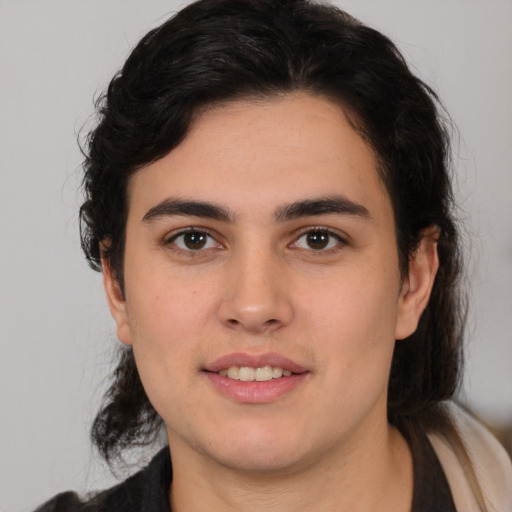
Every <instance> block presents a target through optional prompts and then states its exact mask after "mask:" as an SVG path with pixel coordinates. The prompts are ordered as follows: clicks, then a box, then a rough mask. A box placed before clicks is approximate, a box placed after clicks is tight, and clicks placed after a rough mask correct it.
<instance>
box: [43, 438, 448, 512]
mask: <svg viewBox="0 0 512 512" xmlns="http://www.w3.org/2000/svg"><path fill="white" fill-rule="evenodd" d="M413 459H414V490H413V507H412V512H456V509H455V505H454V503H453V498H452V494H451V492H450V487H449V485H448V482H447V480H446V476H445V474H444V471H443V469H442V467H441V464H440V463H439V460H438V458H437V455H436V454H435V452H434V450H433V448H432V446H431V444H430V442H429V441H428V439H427V437H426V436H425V437H424V439H422V443H421V449H419V450H415V451H414V453H413ZM171 481H172V468H171V459H170V455H169V448H168V447H166V448H164V449H162V450H161V451H160V452H159V453H158V454H157V455H156V456H155V457H154V459H153V460H152V461H151V462H150V464H149V466H147V467H146V468H145V469H143V470H142V471H139V472H138V473H136V474H135V475H133V476H132V477H130V478H128V480H126V481H124V482H123V483H121V484H119V485H117V486H115V487H113V488H111V489H109V490H107V491H103V492H101V493H100V494H98V495H96V496H95V497H94V498H92V499H90V500H88V501H86V502H82V501H80V500H79V498H78V496H77V495H76V494H75V493H72V492H66V493H63V494H59V495H58V496H56V497H55V498H53V499H52V500H50V501H49V502H48V503H46V504H44V505H42V506H41V507H39V508H38V509H37V510H36V511H35V512H171V509H170V507H169V498H168V494H169V488H170V485H171Z"/></svg>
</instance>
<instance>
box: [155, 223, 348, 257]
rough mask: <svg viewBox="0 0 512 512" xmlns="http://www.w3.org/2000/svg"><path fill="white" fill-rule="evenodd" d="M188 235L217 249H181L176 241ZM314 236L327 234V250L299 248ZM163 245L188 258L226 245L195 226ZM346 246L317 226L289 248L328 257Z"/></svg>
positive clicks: (296, 239) (297, 238)
mask: <svg viewBox="0 0 512 512" xmlns="http://www.w3.org/2000/svg"><path fill="white" fill-rule="evenodd" d="M187 234H197V235H200V236H205V237H206V244H208V243H211V241H213V242H215V245H216V247H206V248H204V247H200V248H197V249H192V248H188V249H187V248H184V247H180V246H179V245H177V244H176V241H177V240H178V239H179V238H180V237H184V236H185V235H187ZM312 234H325V235H326V236H327V237H328V241H327V248H323V247H322V248H318V249H315V248H312V247H309V248H306V247H299V246H298V243H299V241H300V240H301V239H302V238H304V237H307V236H308V235H309V236H310V235H312ZM333 241H335V244H334V246H331V247H329V245H330V244H331V243H332V242H333ZM163 244H164V245H165V246H173V247H172V250H173V251H175V252H178V253H181V254H183V255H185V256H188V257H198V256H202V255H201V254H200V253H204V252H205V251H206V250H208V249H215V248H217V249H219V248H220V249H222V248H224V245H223V244H222V243H220V242H218V241H217V240H216V237H215V236H213V235H212V234H211V232H210V231H209V230H207V229H205V228H196V227H193V226H191V227H188V228H185V229H183V230H181V231H179V232H178V233H174V234H173V235H172V236H170V237H168V238H166V239H164V241H163ZM346 245H348V242H347V240H346V239H345V238H344V237H342V236H341V235H339V234H338V233H336V232H334V231H332V230H331V229H329V228H325V227H321V226H317V227H309V228H306V229H303V230H302V231H301V232H300V233H299V234H298V235H297V236H295V238H294V241H293V242H292V243H290V244H288V246H287V247H289V248H291V249H294V250H304V251H308V252H310V253H312V254H315V255H319V256H320V255H326V254H331V253H333V252H337V251H339V250H341V248H343V247H344V246H346Z"/></svg>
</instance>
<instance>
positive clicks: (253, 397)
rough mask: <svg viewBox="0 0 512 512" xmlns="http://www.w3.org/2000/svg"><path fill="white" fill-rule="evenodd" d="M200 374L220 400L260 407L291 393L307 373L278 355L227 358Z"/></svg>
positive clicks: (222, 358) (303, 368) (229, 355)
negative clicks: (227, 399)
mask: <svg viewBox="0 0 512 512" xmlns="http://www.w3.org/2000/svg"><path fill="white" fill-rule="evenodd" d="M203 372H204V374H205V376H206V377H208V380H209V382H210V383H211V384H212V385H213V387H214V388H215V389H216V390H217V392H219V393H220V394H221V395H222V396H226V397H228V398H229V399H231V400H234V401H235V402H241V403H252V404H263V403H269V402H273V401H275V400H277V399H278V398H280V397H281V396H283V395H286V394H288V393H291V392H293V390H295V389H297V388H299V387H300V386H301V385H302V383H303V382H304V381H305V380H306V377H307V376H308V375H309V373H310V371H309V370H308V369H307V368H305V367H303V366H301V365H300V364H298V363H295V362H294V361H292V360H291V359H288V358H286V357H284V356H282V355H280V354H276V353H266V354H260V355H251V354H245V353H234V354H227V355H225V356H222V357H220V358H219V359H217V360H215V361H213V362H211V363H210V364H208V365H207V366H206V367H205V368H203Z"/></svg>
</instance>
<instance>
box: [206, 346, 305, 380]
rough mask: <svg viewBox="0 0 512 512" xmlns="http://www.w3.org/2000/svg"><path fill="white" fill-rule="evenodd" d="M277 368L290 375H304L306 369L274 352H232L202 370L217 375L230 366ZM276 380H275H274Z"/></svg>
mask: <svg viewBox="0 0 512 512" xmlns="http://www.w3.org/2000/svg"><path fill="white" fill-rule="evenodd" d="M266 365H268V366H277V367H279V368H282V369H283V370H289V371H291V372H292V373H299V374H302V373H306V372H307V371H308V369H307V368H305V367H304V366H301V365H300V364H298V363H296V362H294V361H292V360H291V359H288V358H287V357H285V356H282V355H281V354H278V353H276V352H267V353H265V354H247V353H244V352H234V353H231V354H226V355H224V356H221V357H219V358H218V359H215V360H214V361H212V362H211V363H208V364H206V365H205V367H204V370H206V371H207V372H212V373H217V372H219V371H220V370H224V369H227V368H229V367H230V366H248V367H250V368H260V367H261V366H266ZM276 380H277V379H276Z"/></svg>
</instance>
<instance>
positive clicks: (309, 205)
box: [275, 196, 371, 222]
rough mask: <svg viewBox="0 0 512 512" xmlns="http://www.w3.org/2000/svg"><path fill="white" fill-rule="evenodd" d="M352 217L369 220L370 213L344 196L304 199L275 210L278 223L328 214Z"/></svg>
mask: <svg viewBox="0 0 512 512" xmlns="http://www.w3.org/2000/svg"><path fill="white" fill-rule="evenodd" d="M332 213H335V214H345V215H354V216H356V217H361V218H363V219H370V218H371V216H370V212H369V211H368V210H367V208H365V207H364V206H363V205H362V204H359V203H355V202H354V201H351V200H350V199H348V198H347V197H345V196H330V197H321V198H315V199H304V200H301V201H296V202H294V203H291V204H287V205H284V206H282V207H280V208H278V209H277V211H276V213H275V218H276V220H277V221H278V222H285V221H287V220H292V219H298V218H301V217H311V216H315V215H328V214H332Z"/></svg>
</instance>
